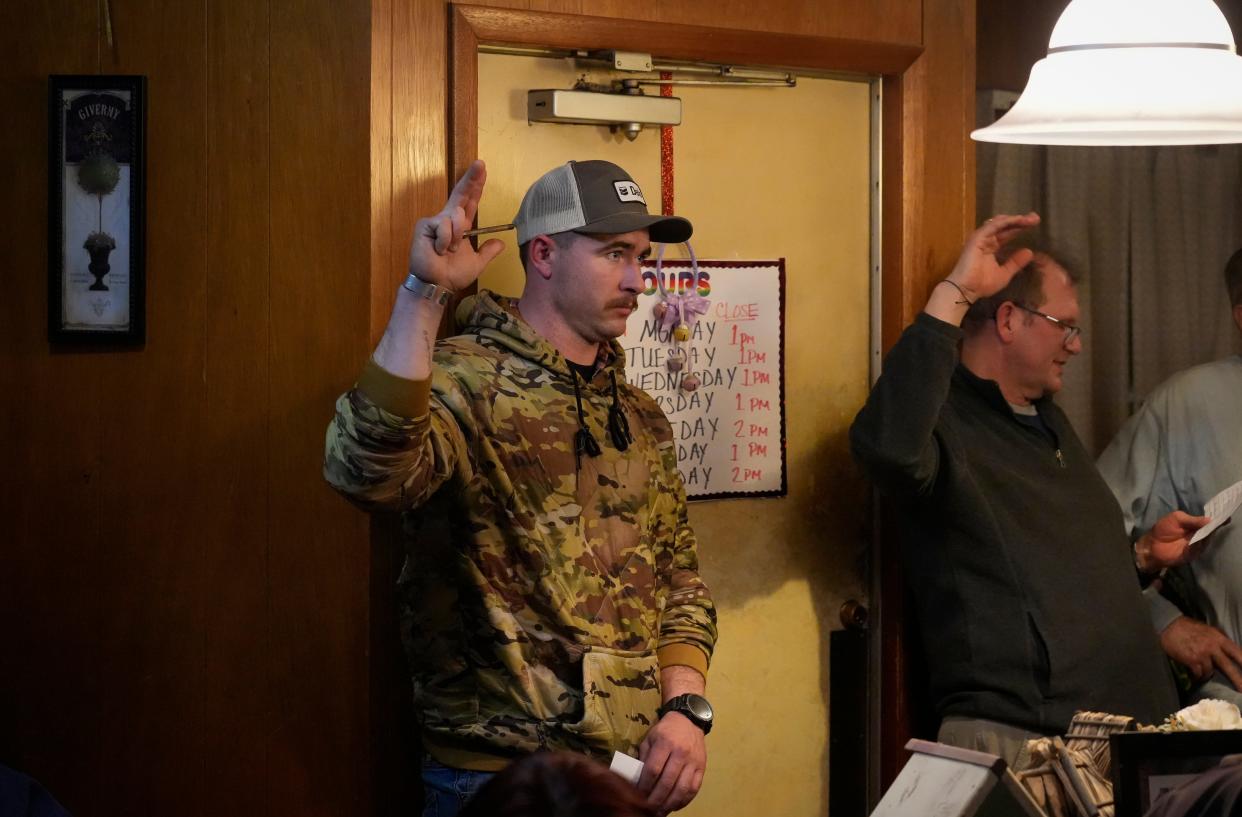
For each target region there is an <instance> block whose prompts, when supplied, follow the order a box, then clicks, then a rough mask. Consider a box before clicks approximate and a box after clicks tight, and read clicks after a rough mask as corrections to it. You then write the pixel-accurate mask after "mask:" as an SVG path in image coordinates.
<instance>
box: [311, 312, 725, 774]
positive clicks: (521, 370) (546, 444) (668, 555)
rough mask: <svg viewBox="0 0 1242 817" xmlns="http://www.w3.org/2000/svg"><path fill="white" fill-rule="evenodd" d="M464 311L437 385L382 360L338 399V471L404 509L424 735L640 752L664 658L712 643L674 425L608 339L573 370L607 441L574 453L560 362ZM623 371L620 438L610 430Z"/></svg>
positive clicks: (445, 749)
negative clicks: (625, 426)
mask: <svg viewBox="0 0 1242 817" xmlns="http://www.w3.org/2000/svg"><path fill="white" fill-rule="evenodd" d="M457 318H458V323H459V325H462V326H464V332H463V333H462V334H461V335H459V336H457V337H453V338H449V339H447V340H444V341H441V342H440V343H439V344H438V345H437V348H436V352H435V364H436V365H435V368H434V370H433V371H434V374H433V376H432V378H431V380H430V382H429V383H428V382H427V381H423V382H415V381H409V380H403V379H401V378H397V377H395V376H393V375H391V374H389V373H388V372H385V371H384V370H382V369H380V368H379V367H378V366H376V365H375V364H374V362H372V363H370V364H369V366H368V368H367V370H366V371H365V372H364V374H363V376H362V377H361V378H360V379H359V381H358V384H357V385H356V386H355V388H354V389H353V390H351V391H349V392H347V393H346V394H344V395H342V396H341V398H340V399H339V400H338V401H337V414H336V418H335V420H334V421H333V423H332V424H331V426H330V427H329V428H328V434H327V449H326V460H325V465H324V473H325V476H326V478H327V480H328V482H330V483H331V484H332V485H333V486H334V487H335V488H336V489H337V490H339V491H341V492H342V493H343V494H345V495H346V496H347V497H349V498H350V499H351V500H353V501H354V502H355V503H357V504H358V505H360V506H362V507H364V508H366V509H369V510H401V511H407V513H406V514H405V530H406V542H407V552H406V563H405V567H404V569H403V571H402V576H401V579H400V586H399V591H400V594H401V606H402V622H401V626H402V638H403V640H404V642H405V648H406V652H407V654H408V657H409V660H410V665H411V672H412V674H413V682H414V699H415V708H416V710H417V711H418V713H419V715H420V717H421V720H422V726H423V733H424V742H425V744H426V746H427V748H428V749H429V750H430V751H431V753H432V754H433V755H434V756H435V757H436V758H437V759H439V760H440V761H441V762H443V763H445V764H447V765H451V766H457V767H462V768H474V769H495V768H499V767H500V766H502V765H503V764H504V763H505V762H506V760H507V759H508V758H511V757H513V756H514V755H517V754H523V753H526V752H531V751H534V750H536V749H541V748H553V749H569V750H574V751H585V752H591V753H595V754H597V755H600V756H606V755H609V754H611V752H612V751H613V750H620V751H624V752H630V753H634V752H636V749H637V746H638V744H639V743H640V742H641V740H642V738H643V736H644V735H645V734H646V732H647V729H648V728H649V727H650V726H651V725H652V724H653V723H654V722H655V719H656V709H657V708H658V706H659V704H660V700H661V699H660V690H659V682H660V676H659V668H660V666H661V665H663V666H670V665H675V664H681V665H687V666H692V667H695V668H696V669H698V670H700V671H701V672H704V673H706V670H707V663H708V658H709V656H710V655H711V652H712V648H713V645H714V643H715V640H716V615H715V608H714V606H713V604H712V601H711V597H710V594H709V593H708V590H707V587H706V586H705V585H704V584H703V581H702V580H701V579H700V578H699V574H698V556H697V553H696V543H695V539H694V534H693V532H692V531H691V530H690V528H689V526H688V525H687V522H686V506H685V490H684V488H683V487H682V483H681V478H680V476H679V475H678V472H677V462H676V459H677V457H676V452H675V447H674V443H673V437H672V429H671V428H670V427H669V423H668V420H667V419H666V418H665V417H664V415H663V413H662V412H661V411H660V409H659V407H658V406H657V405H656V403H655V401H654V400H652V399H651V398H650V397H649V396H648V395H647V394H646V393H644V392H642V391H640V390H639V389H637V388H634V387H632V386H630V385H629V384H627V383H626V382H625V380H624V377H623V374H624V370H623V365H624V362H623V358H624V356H623V354H622V350H621V347H620V346H619V345H618V344H617V343H616V342H613V343H612V344H611V345H610V347H609V348H607V349H605V350H603V351H602V352H601V356H600V365H599V367H598V368H597V371H596V374H595V376H594V377H593V378H592V380H591V382H590V383H587V384H583V383H582V382H581V380H580V379H579V381H578V382H579V388H580V391H581V400H582V411H583V415H584V419H585V423H586V426H587V427H588V428H589V429H590V430H591V432H592V434H593V435H594V437H595V439H596V440H598V441H599V443H600V447H601V449H602V453H601V454H600V455H599V456H597V457H588V456H586V455H583V456H582V457H580V458H579V457H576V456H575V453H574V434H575V433H576V432H577V431H578V428H579V422H578V416H577V413H576V405H575V395H574V377H575V375H573V374H571V370H570V368H569V366H568V364H567V362H566V360H565V358H564V357H563V356H562V355H561V354H560V353H559V352H558V351H557V350H556V349H555V348H554V347H552V346H551V345H550V344H549V343H548V342H547V341H546V340H544V339H543V338H542V336H540V335H539V334H538V333H536V332H535V330H533V329H532V328H531V327H530V326H528V325H527V324H526V323H525V322H524V321H522V320H521V319H520V317H518V315H517V311H516V305H515V303H514V302H512V301H510V300H508V299H502V298H497V297H496V296H494V295H492V294H491V293H489V292H487V291H483V292H481V293H480V294H479V295H478V296H475V297H473V298H468V299H466V300H465V301H463V302H462V304H461V305H460V307H459V309H458V312H457ZM613 374H615V376H616V382H617V385H618V387H619V388H618V398H619V399H618V403H619V406H620V408H621V410H622V411H623V412H624V414H625V417H626V419H627V420H628V423H629V427H630V430H631V432H632V434H633V438H634V440H633V443H632V444H631V445H630V446H629V448H628V449H627V450H626V451H624V452H622V451H618V450H617V448H616V446H615V445H613V444H612V442H611V441H610V438H609V435H608V432H607V425H606V424H607V421H608V411H609V407H610V406H611V405H612V404H613V396H612V375H613ZM428 391H430V396H429V395H428Z"/></svg>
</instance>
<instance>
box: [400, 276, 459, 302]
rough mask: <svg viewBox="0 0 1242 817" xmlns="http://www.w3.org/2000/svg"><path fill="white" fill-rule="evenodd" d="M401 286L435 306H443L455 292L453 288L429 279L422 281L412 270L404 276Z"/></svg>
mask: <svg viewBox="0 0 1242 817" xmlns="http://www.w3.org/2000/svg"><path fill="white" fill-rule="evenodd" d="M401 286H403V287H405V288H406V289H408V290H409V291H410V292H413V293H414V294H415V295H417V296H418V297H419V298H422V299H423V300H424V301H431V302H432V303H433V304H436V305H437V306H444V305H445V304H446V303H448V302H449V300H451V299H452V297H453V295H454V294H455V293H454V292H453V290H451V289H446V288H445V287H442V286H439V285H438V284H433V283H431V282H430V281H424V280H423V279H422V278H419V277H418V276H417V275H415V274H414V273H412V272H411V273H410V274H409V275H407V276H406V277H405V282H404V283H403V284H401Z"/></svg>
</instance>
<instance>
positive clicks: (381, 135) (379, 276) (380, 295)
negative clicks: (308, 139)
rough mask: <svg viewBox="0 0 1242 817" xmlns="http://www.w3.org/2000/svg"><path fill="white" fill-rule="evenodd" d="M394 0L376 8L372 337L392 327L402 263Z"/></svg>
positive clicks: (375, 3)
mask: <svg viewBox="0 0 1242 817" xmlns="http://www.w3.org/2000/svg"><path fill="white" fill-rule="evenodd" d="M395 13H396V11H395V9H394V7H393V0H372V2H371V337H372V338H373V339H375V341H376V342H377V343H378V341H379V337H380V336H381V335H382V334H383V332H384V327H385V326H386V325H387V324H388V315H389V311H390V310H389V308H388V307H390V306H391V304H386V303H385V301H384V296H386V295H388V294H389V293H390V292H391V288H390V287H389V284H390V283H392V282H391V280H390V279H391V278H392V274H393V270H394V269H395V268H396V264H397V261H398V258H397V256H398V255H399V253H397V252H396V245H395V242H394V239H395V236H394V235H393V231H394V224H393V160H394V155H393V154H394V151H393V127H392V126H393V108H394V100H393V65H394V49H393V35H394V27H395V20H394V15H395Z"/></svg>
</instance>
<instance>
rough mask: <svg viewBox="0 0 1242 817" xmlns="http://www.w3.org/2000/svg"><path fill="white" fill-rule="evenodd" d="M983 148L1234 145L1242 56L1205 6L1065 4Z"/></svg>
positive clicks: (1182, 1) (1183, 1) (1197, 1)
mask: <svg viewBox="0 0 1242 817" xmlns="http://www.w3.org/2000/svg"><path fill="white" fill-rule="evenodd" d="M971 138H972V139H976V140H978V141H981V142H1013V143H1018V144H1031V145H1200V144H1222V143H1227V142H1242V57H1239V56H1238V55H1237V52H1236V50H1235V48H1234V41H1233V32H1232V31H1230V30H1229V23H1228V22H1227V21H1226V20H1225V17H1224V15H1223V14H1221V12H1220V9H1218V8H1217V7H1216V4H1215V3H1213V2H1212V0H1072V2H1071V3H1070V4H1069V7H1068V8H1066V9H1065V11H1064V12H1063V13H1062V14H1061V18H1060V19H1059V20H1058V21H1057V25H1056V28H1055V29H1053V32H1052V37H1051V39H1050V40H1049V42H1048V56H1046V57H1044V58H1043V59H1042V60H1040V61H1039V62H1037V63H1035V67H1034V68H1032V69H1031V76H1030V79H1028V80H1027V83H1026V90H1024V91H1023V92H1022V96H1021V97H1020V98H1019V99H1018V101H1017V102H1016V103H1015V104H1014V106H1013V108H1011V109H1010V110H1009V112H1008V113H1006V114H1005V115H1004V116H1003V117H1001V118H1000V119H999V120H998V121H997V122H996V123H995V124H992V125H989V126H988V127H986V128H980V129H979V130H976V131H975V132H974V133H972V134H971Z"/></svg>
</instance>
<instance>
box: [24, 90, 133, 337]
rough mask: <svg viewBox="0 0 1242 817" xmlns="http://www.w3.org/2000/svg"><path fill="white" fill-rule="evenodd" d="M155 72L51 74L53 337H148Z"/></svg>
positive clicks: (50, 315) (50, 287)
mask: <svg viewBox="0 0 1242 817" xmlns="http://www.w3.org/2000/svg"><path fill="white" fill-rule="evenodd" d="M145 131H146V77H141V76H94V75H88V76H53V77H50V78H49V82H48V191H49V194H48V253H47V255H48V338H49V339H50V340H51V341H52V342H53V343H57V342H60V343H79V342H87V343H102V344H115V343H143V342H144V341H145V340H146V330H145V324H146V321H145V317H146V315H145V311H146V297H145V291H146V287H145V284H146V280H145V275H144V267H143V261H144V254H145V246H144V230H143V227H144V224H143V219H144V211H145V203H146V197H145V190H146V187H145V175H146V174H145V162H146V150H145V147H146V145H145Z"/></svg>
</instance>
